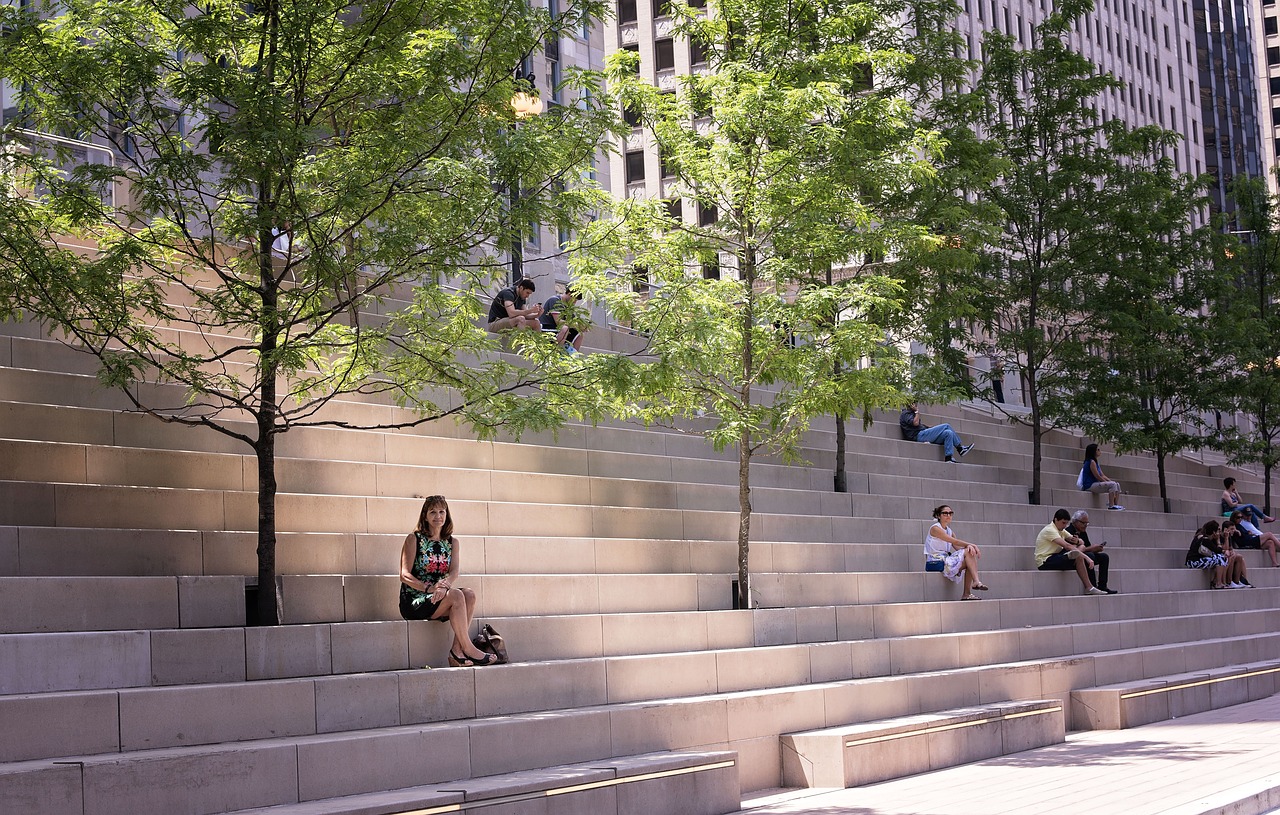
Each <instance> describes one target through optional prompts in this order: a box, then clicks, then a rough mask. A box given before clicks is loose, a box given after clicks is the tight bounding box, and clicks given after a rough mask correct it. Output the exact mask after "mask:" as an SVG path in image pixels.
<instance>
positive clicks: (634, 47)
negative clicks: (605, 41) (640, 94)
mask: <svg viewBox="0 0 1280 815" xmlns="http://www.w3.org/2000/svg"><path fill="white" fill-rule="evenodd" d="M622 50H623V51H630V52H631V53H633V54H635V55H636V56H639V55H640V46H638V45H624V46H622ZM636 73H640V60H636Z"/></svg>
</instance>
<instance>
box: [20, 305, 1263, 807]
mask: <svg viewBox="0 0 1280 815" xmlns="http://www.w3.org/2000/svg"><path fill="white" fill-rule="evenodd" d="M3 330H4V333H3V335H0V427H3V433H0V525H2V526H0V722H3V723H4V725H3V727H2V728H0V813H15V814H17V813H21V814H22V815H26V814H27V813H31V815H44V814H45V813H57V814H58V815H63V814H64V813H70V814H73V815H109V814H114V813H120V814H122V815H123V814H126V813H163V815H169V813H175V814H179V813H190V815H206V814H207V813H224V812H246V811H253V812H272V813H280V815H286V814H287V813H288V814H292V813H344V814H346V815H354V814H355V813H368V815H380V814H383V813H407V812H420V813H430V812H448V811H473V810H474V811H478V812H486V813H490V812H492V813H497V812H521V813H525V812H530V813H532V812H537V813H543V812H546V813H552V812H556V813H559V812H591V813H603V812H609V813H613V812H617V813H624V812H625V813H631V812H642V811H643V812H672V813H676V812H688V813H704V812H705V813H723V812H731V811H735V810H737V809H738V807H739V805H740V804H739V796H740V794H741V793H743V792H750V791H754V790H761V789H766V788H772V787H778V786H781V785H784V784H786V785H790V786H795V785H804V784H819V783H821V784H824V785H826V784H830V783H833V782H832V781H831V780H830V779H832V778H843V779H844V781H845V783H849V784H861V783H869V782H870V781H874V780H880V779H883V778H891V777H895V776H898V775H902V774H906V773H914V772H920V771H924V770H928V769H931V768H937V767H942V766H950V765H952V764H955V763H962V762H965V761H972V760H975V759H977V758H980V757H983V756H985V755H998V754H1001V753H1006V752H1012V751H1015V750H1022V749H1029V748H1031V747H1035V746H1039V745H1041V744H1049V743H1053V742H1054V741H1061V740H1062V738H1063V734H1064V732H1065V730H1066V729H1072V728H1084V727H1098V726H1113V727H1114V726H1127V725H1126V723H1141V722H1146V721H1153V720H1156V719H1158V718H1161V717H1162V716H1175V715H1181V714H1182V713H1183V712H1189V711H1192V710H1194V709H1207V708H1208V707H1212V706H1218V705H1223V704H1233V703H1236V702H1239V701H1244V700H1245V699H1252V698H1259V697H1261V696H1266V695H1269V694H1272V693H1275V692H1276V691H1277V690H1278V689H1280V688H1277V686H1276V679H1275V676H1276V674H1277V671H1280V667H1278V666H1280V625H1278V623H1280V570H1273V569H1271V568H1270V567H1269V565H1268V561H1267V559H1266V555H1265V554H1264V553H1259V552H1247V553H1245V554H1246V557H1247V558H1248V562H1249V565H1250V567H1251V571H1250V579H1251V580H1252V582H1253V583H1254V584H1255V585H1256V586H1258V588H1256V589H1252V590H1231V591H1209V590H1207V585H1208V584H1207V581H1206V579H1205V576H1204V575H1203V574H1202V573H1200V572H1193V571H1191V570H1187V569H1185V568H1183V567H1182V560H1183V554H1184V552H1185V549H1186V544H1187V542H1188V540H1189V536H1190V533H1191V530H1192V529H1194V528H1195V527H1196V526H1197V525H1198V524H1199V523H1202V522H1203V521H1204V520H1206V519H1207V518H1210V517H1215V516H1216V515H1217V510H1218V493H1219V492H1220V491H1221V478H1222V476H1223V475H1224V474H1226V473H1227V472H1228V471H1226V470H1222V469H1221V468H1208V467H1205V466H1203V465H1200V464H1197V463H1194V462H1191V461H1185V460H1181V459H1173V460H1171V461H1170V462H1169V463H1168V467H1169V481H1170V484H1171V488H1172V491H1173V509H1174V512H1173V513H1172V514H1168V515H1166V514H1164V513H1162V512H1160V511H1159V508H1160V500H1159V497H1158V492H1157V489H1156V487H1155V467H1154V464H1153V462H1152V461H1150V460H1149V459H1148V458H1146V457H1142V456H1125V457H1122V458H1115V457H1113V456H1110V455H1107V456H1105V457H1104V460H1103V465H1104V468H1105V470H1106V471H1107V472H1108V473H1109V474H1110V475H1112V476H1113V477H1115V478H1117V479H1119V480H1120V481H1121V483H1122V484H1123V485H1124V486H1125V488H1126V490H1127V492H1128V494H1126V496H1125V499H1124V503H1125V505H1126V506H1127V507H1128V510H1127V511H1125V512H1108V511H1106V510H1105V508H1104V507H1105V496H1093V495H1089V494H1085V493H1080V492H1079V491H1077V490H1076V489H1075V487H1074V482H1075V477H1076V473H1077V471H1078V469H1079V466H1080V460H1081V458H1082V455H1081V451H1082V448H1083V444H1084V441H1083V440H1081V439H1079V438H1077V437H1074V436H1070V435H1067V434H1062V433H1054V434H1052V435H1051V436H1050V438H1049V443H1048V444H1046V445H1045V448H1044V449H1045V462H1044V466H1045V487H1046V493H1045V494H1046V500H1045V503H1044V504H1043V505H1042V506H1030V505H1028V504H1027V490H1028V487H1029V485H1030V475H1029V474H1030V471H1031V465H1030V450H1031V445H1030V441H1029V435H1028V433H1027V431H1026V430H1025V429H1023V428H1020V427H1016V426H1010V425H1008V424H1005V423H1004V422H1002V421H999V420H997V419H996V418H993V417H992V416H990V415H988V414H984V413H982V412H981V411H977V410H970V409H963V408H960V407H954V406H953V407H933V406H927V407H926V408H925V414H926V417H927V419H926V420H927V421H929V422H931V423H936V422H938V421H950V422H951V423H952V424H953V426H955V427H956V428H957V429H958V430H959V431H960V432H961V434H962V435H963V436H964V438H965V440H966V441H972V442H975V443H976V444H977V447H976V449H975V450H974V451H973V452H972V453H970V454H969V455H968V456H967V457H966V458H964V459H963V460H962V462H961V463H959V464H948V463H944V462H943V461H941V451H940V448H939V447H937V446H935V445H928V444H914V443H908V442H904V441H901V440H900V438H899V434H898V430H897V426H896V417H895V416H891V415H886V416H883V417H881V418H880V420H879V421H877V422H876V423H875V424H874V425H873V426H872V427H871V428H870V429H869V430H867V431H866V432H865V433H864V432H862V431H861V429H860V428H859V429H856V430H854V431H852V432H851V433H850V452H849V454H848V456H847V466H848V469H849V482H850V485H849V489H850V491H849V492H848V493H842V494H838V493H835V492H833V491H832V489H831V483H832V468H833V466H834V462H833V460H832V459H833V453H832V451H833V450H834V446H835V445H834V434H833V425H832V423H831V422H830V421H823V422H819V423H817V424H816V425H815V427H814V428H813V429H812V430H811V431H810V432H808V433H807V434H806V437H805V443H804V449H803V451H802V453H803V457H804V459H805V460H806V461H807V462H809V463H806V464H784V463H782V462H780V461H776V460H771V459H768V458H766V459H763V460H761V461H760V462H759V463H758V464H756V465H754V468H753V482H754V489H753V493H752V501H753V504H754V507H755V510H756V515H755V518H754V521H753V527H752V530H753V543H752V549H751V564H752V571H753V590H754V601H755V604H756V607H754V608H751V609H747V610H734V609H733V608H732V605H733V603H732V599H733V593H732V588H731V585H732V583H731V581H732V580H733V578H734V577H735V576H736V544H735V543H734V540H735V537H736V528H737V486H736V472H737V464H736V461H735V460H734V454H733V452H732V451H728V452H717V451H715V450H713V449H712V448H711V447H710V446H709V445H706V444H705V443H703V442H702V441H701V440H700V439H699V438H698V437H697V435H696V434H694V435H691V434H690V433H688V432H680V431H677V430H674V429H654V428H642V427H638V426H633V425H629V424H625V423H612V424H606V425H602V426H599V427H586V426H571V427H568V428H566V429H564V430H562V431H561V432H560V433H559V434H556V435H554V436H553V435H551V434H546V435H540V436H532V437H526V438H525V439H523V440H522V441H520V442H519V443H517V442H514V441H511V440H504V441H492V442H479V441H475V440H472V439H470V438H467V436H466V434H465V433H463V432H461V431H460V430H459V429H458V428H456V427H454V426H453V425H451V424H443V423H441V424H437V425H434V426H429V427H425V428H421V429H418V430H414V431H404V432H372V431H351V430H335V429H305V428H304V429H298V430H295V431H291V432H289V433H287V434H285V435H284V436H282V437H281V439H280V445H279V452H278V455H279V479H280V495H279V501H278V510H277V513H278V523H279V527H280V530H281V534H280V544H279V561H278V562H279V571H280V573H281V578H280V582H281V589H282V593H283V598H284V615H285V619H286V621H287V624H286V625H283V626H278V627H257V626H247V625H246V624H245V623H246V602H245V597H246V589H247V588H249V587H250V586H251V584H252V581H253V579H252V577H251V576H252V575H254V574H255V573H256V566H255V554H254V550H255V546H256V539H255V534H254V530H255V528H256V519H257V507H256V498H255V485H256V462H255V460H254V459H253V457H252V455H250V454H249V451H248V450H247V449H246V448H243V447H241V446H239V445H238V444H237V443H235V442H234V441H232V440H229V439H227V438H225V437H223V436H220V435H218V434H215V433H212V432H209V431H198V430H192V429H188V428H182V427H177V426H173V425H166V424H163V423H160V422H158V421H156V420H153V419H149V418H147V417H144V416H140V415H136V414H132V413H129V412H127V410H126V408H127V407H128V404H127V403H126V401H125V400H124V399H123V398H122V397H121V396H120V395H118V394H114V393H111V392H109V391H104V390H102V389H101V388H99V387H98V385H97V384H96V381H95V379H94V377H93V370H94V369H93V365H92V361H91V360H89V359H88V358H87V357H85V356H83V355H81V354H79V353H77V352H75V351H73V350H70V349H67V348H65V347H64V346H62V345H60V344H59V343H56V342H53V341H51V340H49V339H47V338H44V337H43V336H41V335H40V333H39V332H38V331H36V330H34V329H33V328H32V327H31V326H29V325H8V326H5V327H4V329H3ZM141 387H147V388H153V389H155V390H156V391H157V392H159V391H163V390H164V387H165V386H154V385H146V386H141ZM172 396H173V400H174V403H175V404H176V403H180V402H181V393H180V392H179V391H177V390H174V391H173V394H172ZM333 411H334V412H335V414H337V413H340V414H341V415H344V416H346V417H350V418H355V419H364V420H372V419H373V418H377V417H386V416H388V415H394V414H395V412H396V409H395V408H393V407H391V406H388V405H383V404H377V403H375V402H371V401H363V402H362V401H354V400H353V401H345V402H342V403H340V404H337V405H335V406H334V407H333ZM688 429H689V428H685V430H688ZM694 429H696V428H694ZM1236 475H1237V477H1239V478H1240V479H1241V482H1242V484H1241V486H1242V488H1243V489H1244V491H1245V492H1246V493H1247V494H1250V495H1252V493H1251V484H1250V482H1249V478H1248V477H1247V476H1245V475H1244V474H1240V473H1236ZM432 493H443V494H445V495H447V496H448V497H449V500H450V505H451V508H452V511H453V515H454V518H455V520H456V523H457V529H456V534H457V535H458V536H459V538H460V540H461V545H460V557H461V564H462V574H463V576H464V580H463V584H464V585H467V586H470V587H472V588H473V589H475V591H476V593H477V595H478V596H479V604H478V621H479V622H484V623H490V624H492V625H494V626H495V627H496V628H497V629H498V630H499V631H501V632H502V633H503V635H504V636H505V637H506V639H507V641H508V645H509V649H510V656H511V659H512V664H509V665H504V666H498V667H490V668H480V669H472V668H447V667H444V666H445V664H446V661H445V656H446V651H447V643H448V635H447V632H446V627H445V626H441V625H434V624H432V623H421V622H414V623H408V622H405V621H403V620H401V619H400V618H399V615H398V613H397V610H396V596H397V590H398V588H397V587H398V579H397V577H396V573H397V571H398V563H399V552H400V546H401V542H402V541H403V539H404V536H405V534H406V533H407V532H408V531H409V530H410V529H411V528H412V526H413V524H414V522H415V520H416V517H417V513H418V510H419V508H420V506H421V496H424V495H428V494H432ZM1253 497H1256V496H1253ZM943 502H945V503H948V504H950V505H951V506H952V507H954V508H955V510H956V513H957V514H956V517H955V531H956V532H957V534H959V535H960V536H962V537H963V538H965V539H967V540H971V541H974V542H976V543H978V544H979V545H981V546H982V552H983V555H982V560H981V565H982V570H983V577H984V579H985V581H986V582H987V583H988V584H989V585H990V586H991V590H990V591H989V592H987V594H986V597H985V598H984V600H983V601H982V602H976V603H969V602H966V603H960V602H956V600H958V597H959V591H958V589H957V587H956V586H954V585H953V584H951V583H949V582H947V581H946V580H944V579H943V578H941V577H940V576H939V575H936V574H927V573H925V572H924V571H923V569H922V561H923V558H922V554H921V542H922V538H923V534H924V531H925V529H926V527H927V524H926V520H927V519H928V518H929V515H930V511H931V510H932V508H933V507H934V506H936V505H937V504H940V503H943ZM1059 506H1062V507H1067V508H1070V509H1077V508H1085V509H1089V510H1090V511H1091V512H1092V520H1093V524H1092V526H1091V527H1090V533H1091V536H1092V537H1093V539H1094V541H1095V542H1099V541H1102V540H1106V541H1108V542H1109V546H1108V552H1109V553H1111V556H1112V577H1111V585H1112V587H1114V588H1117V589H1119V590H1120V591H1121V593H1120V594H1118V595H1113V596H1107V597H1086V596H1081V593H1080V586H1079V582H1078V581H1077V579H1076V577H1075V575H1074V574H1062V573H1040V572H1037V571H1036V570H1035V569H1034V563H1033V559H1032V543H1033V540H1034V537H1035V534H1036V532H1037V531H1038V530H1039V529H1040V528H1041V527H1042V526H1043V525H1044V524H1045V523H1046V522H1047V521H1048V520H1049V518H1050V517H1051V516H1052V513H1053V510H1054V509H1056V508H1057V507H1059ZM424 666H427V667H424ZM1161 700H1163V701H1161ZM1126 711H1128V712H1126ZM957 736H959V737H957Z"/></svg>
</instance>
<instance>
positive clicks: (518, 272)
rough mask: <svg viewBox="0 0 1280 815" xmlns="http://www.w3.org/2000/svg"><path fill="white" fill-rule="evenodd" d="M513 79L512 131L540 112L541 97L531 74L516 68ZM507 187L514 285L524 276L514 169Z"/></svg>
mask: <svg viewBox="0 0 1280 815" xmlns="http://www.w3.org/2000/svg"><path fill="white" fill-rule="evenodd" d="M515 81H516V85H517V87H518V88H519V90H517V91H516V92H515V94H514V95H513V96H512V97H511V112H512V114H514V115H515V118H516V121H515V122H512V123H511V129H512V132H514V131H515V128H516V126H517V125H518V124H519V122H520V121H521V120H522V119H528V118H530V117H531V116H537V115H538V114H540V113H542V97H540V96H538V94H537V92H536V88H535V87H534V84H533V74H532V73H528V72H526V71H524V69H518V70H517V71H516V74H515ZM526 87H527V88H528V90H526V89H525V88H526ZM507 188H508V189H509V190H510V192H511V209H510V213H511V223H510V228H511V285H512V286H514V285H516V284H517V283H519V282H520V279H521V278H522V277H524V230H523V229H522V228H521V226H520V222H519V221H518V220H517V217H516V208H517V206H518V205H519V203H520V178H519V176H518V175H517V174H516V173H515V172H514V171H512V173H511V180H510V183H509V184H508V185H507Z"/></svg>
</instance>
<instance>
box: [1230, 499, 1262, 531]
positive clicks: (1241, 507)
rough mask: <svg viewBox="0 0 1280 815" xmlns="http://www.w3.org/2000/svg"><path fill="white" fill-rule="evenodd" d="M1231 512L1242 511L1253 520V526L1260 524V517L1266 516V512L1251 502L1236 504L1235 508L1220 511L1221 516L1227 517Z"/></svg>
mask: <svg viewBox="0 0 1280 815" xmlns="http://www.w3.org/2000/svg"><path fill="white" fill-rule="evenodd" d="M1232 512H1243V513H1244V514H1245V515H1246V516H1247V517H1248V518H1249V520H1250V521H1252V522H1253V525H1254V526H1258V525H1259V524H1261V523H1262V519H1263V518H1265V517H1267V516H1266V513H1264V512H1263V511H1262V510H1260V509H1258V508H1257V507H1255V506H1254V505H1253V504H1236V508H1235V509H1233V510H1230V511H1228V512H1224V513H1222V517H1224V518H1226V517H1229V516H1230V515H1231V513H1232Z"/></svg>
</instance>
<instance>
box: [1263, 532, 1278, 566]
mask: <svg viewBox="0 0 1280 815" xmlns="http://www.w3.org/2000/svg"><path fill="white" fill-rule="evenodd" d="M1278 543H1280V541H1278V540H1277V539H1276V536H1275V535H1273V534H1271V533H1270V532H1267V533H1265V534H1264V535H1263V536H1262V548H1263V549H1265V550H1267V554H1268V555H1270V556H1271V565H1272V566H1280V560H1277V559H1276V545H1277V544H1278Z"/></svg>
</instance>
